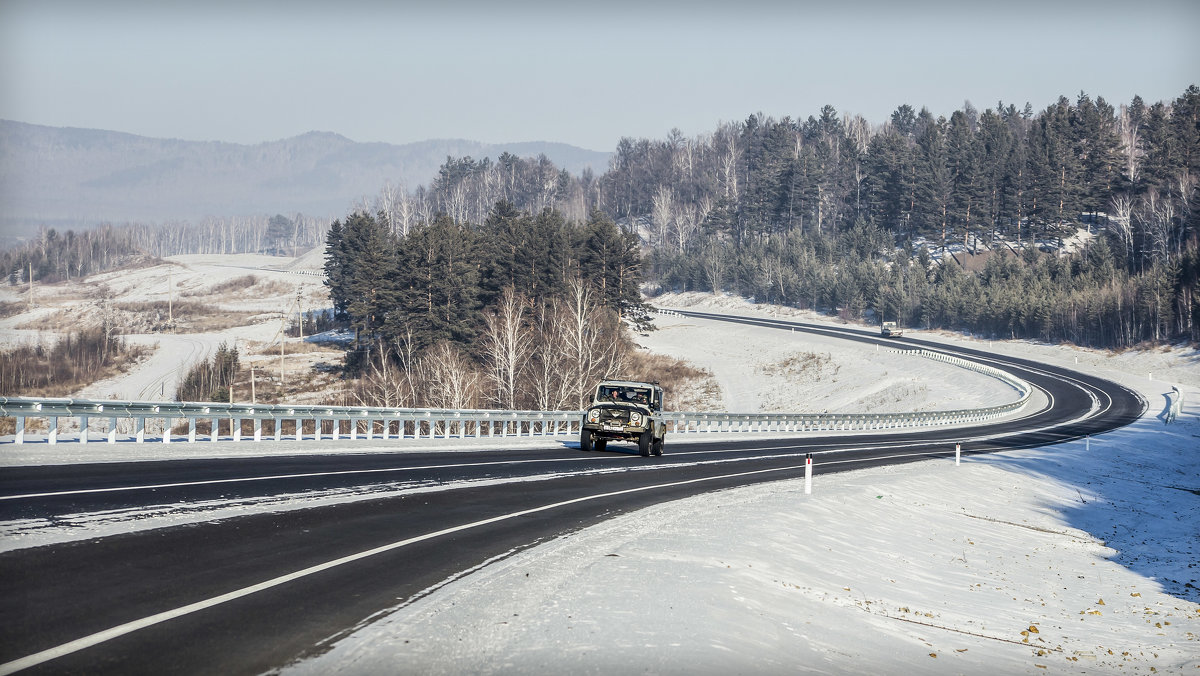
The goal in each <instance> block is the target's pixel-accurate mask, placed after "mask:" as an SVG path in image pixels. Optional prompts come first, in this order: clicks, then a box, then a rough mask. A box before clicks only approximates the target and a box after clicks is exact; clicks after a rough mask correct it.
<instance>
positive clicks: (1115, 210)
mask: <svg viewBox="0 0 1200 676" xmlns="http://www.w3.org/2000/svg"><path fill="white" fill-rule="evenodd" d="M1132 213H1133V200H1132V199H1131V198H1130V197H1129V195H1115V196H1113V198H1112V213H1111V214H1109V217H1108V222H1109V224H1111V225H1112V226H1113V230H1114V231H1115V232H1116V233H1117V236H1118V237H1120V239H1121V244H1123V245H1124V246H1125V262H1126V264H1128V263H1129V261H1131V260H1132V259H1133V221H1132V218H1131V214H1132Z"/></svg>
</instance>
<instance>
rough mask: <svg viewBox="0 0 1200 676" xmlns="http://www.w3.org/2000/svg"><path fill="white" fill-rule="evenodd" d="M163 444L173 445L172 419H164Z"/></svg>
mask: <svg viewBox="0 0 1200 676" xmlns="http://www.w3.org/2000/svg"><path fill="white" fill-rule="evenodd" d="M162 442H163V443H164V444H169V443H171V419H170V418H163V435H162Z"/></svg>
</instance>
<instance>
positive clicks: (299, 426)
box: [296, 418, 304, 441]
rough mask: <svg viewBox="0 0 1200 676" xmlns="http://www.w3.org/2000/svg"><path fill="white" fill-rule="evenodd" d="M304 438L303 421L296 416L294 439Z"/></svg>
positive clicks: (301, 439)
mask: <svg viewBox="0 0 1200 676" xmlns="http://www.w3.org/2000/svg"><path fill="white" fill-rule="evenodd" d="M303 440H304V421H303V420H301V419H300V418H296V441H303Z"/></svg>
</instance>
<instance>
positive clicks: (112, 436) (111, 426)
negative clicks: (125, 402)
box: [108, 418, 117, 444]
mask: <svg viewBox="0 0 1200 676" xmlns="http://www.w3.org/2000/svg"><path fill="white" fill-rule="evenodd" d="M108 443H110V444H115V443H117V419H116V418H109V420H108Z"/></svg>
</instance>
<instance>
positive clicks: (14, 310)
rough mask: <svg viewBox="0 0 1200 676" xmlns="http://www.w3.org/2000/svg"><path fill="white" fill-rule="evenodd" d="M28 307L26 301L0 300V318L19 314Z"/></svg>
mask: <svg viewBox="0 0 1200 676" xmlns="http://www.w3.org/2000/svg"><path fill="white" fill-rule="evenodd" d="M28 307H29V304H28V303H21V302H0V319H3V318H5V317H11V316H13V315H19V314H21V313H22V312H24V311H25V310H26V309H27V308H28Z"/></svg>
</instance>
